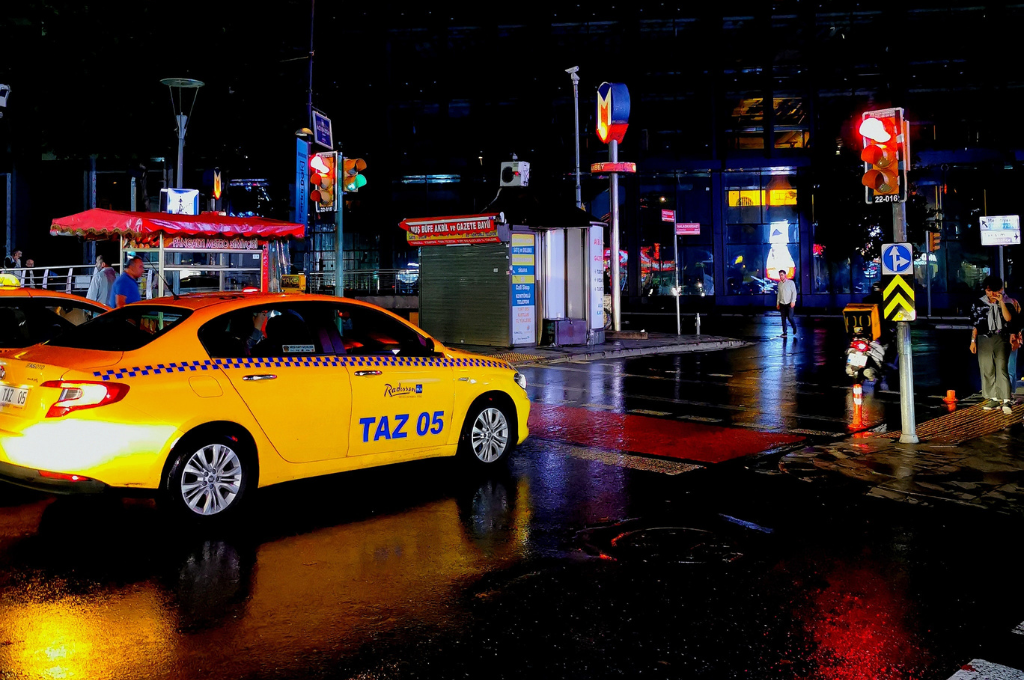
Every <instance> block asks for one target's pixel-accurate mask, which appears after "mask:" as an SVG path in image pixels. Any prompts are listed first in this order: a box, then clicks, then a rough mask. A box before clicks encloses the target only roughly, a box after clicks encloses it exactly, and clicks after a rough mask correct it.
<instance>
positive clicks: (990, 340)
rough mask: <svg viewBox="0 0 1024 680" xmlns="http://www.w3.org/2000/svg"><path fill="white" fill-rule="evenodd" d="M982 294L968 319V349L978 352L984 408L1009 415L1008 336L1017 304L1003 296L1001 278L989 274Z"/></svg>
mask: <svg viewBox="0 0 1024 680" xmlns="http://www.w3.org/2000/svg"><path fill="white" fill-rule="evenodd" d="M983 285H984V287H985V294H984V295H983V296H981V298H979V299H978V301H977V302H975V303H974V307H973V308H972V310H971V318H972V320H973V321H974V329H973V330H972V331H971V352H972V353H973V354H977V355H978V366H979V367H980V368H981V396H983V397H984V398H985V399H986V400H987V401H986V402H985V405H984V407H983V408H984V409H985V410H986V411H991V410H993V409H997V408H1002V410H1003V413H1005V414H1006V415H1010V413H1012V409H1011V408H1010V391H1011V390H1010V373H1009V371H1008V370H1007V367H1008V363H1009V357H1010V335H1012V334H1014V333H1016V332H1017V331H1018V330H1019V329H1018V324H1019V320H1018V316H1019V314H1018V312H1017V310H1018V309H1019V306H1018V305H1017V303H1016V301H1015V300H1012V299H1011V298H1008V297H1006V296H1005V295H1003V280H1002V279H1001V278H999V277H998V276H989V277H988V278H986V279H985V281H984V284H983Z"/></svg>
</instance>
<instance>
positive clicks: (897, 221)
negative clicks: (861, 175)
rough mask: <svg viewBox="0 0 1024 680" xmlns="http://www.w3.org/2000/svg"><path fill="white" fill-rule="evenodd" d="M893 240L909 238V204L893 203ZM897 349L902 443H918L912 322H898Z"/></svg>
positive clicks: (903, 240) (902, 240)
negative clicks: (911, 340)
mask: <svg viewBox="0 0 1024 680" xmlns="http://www.w3.org/2000/svg"><path fill="white" fill-rule="evenodd" d="M892 224H893V229H892V231H893V240H894V241H895V242H897V243H902V242H905V241H906V240H907V204H906V203H902V202H900V203H893V205H892ZM896 349H897V351H898V353H899V365H900V417H901V420H902V421H903V423H902V430H901V432H902V434H901V435H900V443H901V444H917V443H918V441H919V440H918V438H917V420H916V417H915V414H914V366H913V355H912V349H911V346H910V323H909V322H907V321H897V322H896Z"/></svg>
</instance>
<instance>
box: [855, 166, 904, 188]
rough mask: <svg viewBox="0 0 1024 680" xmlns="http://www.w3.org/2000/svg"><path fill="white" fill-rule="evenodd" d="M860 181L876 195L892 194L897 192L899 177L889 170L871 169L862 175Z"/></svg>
mask: <svg viewBox="0 0 1024 680" xmlns="http://www.w3.org/2000/svg"><path fill="white" fill-rule="evenodd" d="M860 181H861V184H863V185H864V186H866V187H867V188H869V189H871V190H872V191H874V192H875V193H876V194H892V193H895V192H896V191H898V190H899V176H898V175H897V174H896V173H895V172H890V171H889V170H878V169H875V168H872V169H871V170H868V171H867V172H865V173H864V176H863V177H862V178H861V180H860Z"/></svg>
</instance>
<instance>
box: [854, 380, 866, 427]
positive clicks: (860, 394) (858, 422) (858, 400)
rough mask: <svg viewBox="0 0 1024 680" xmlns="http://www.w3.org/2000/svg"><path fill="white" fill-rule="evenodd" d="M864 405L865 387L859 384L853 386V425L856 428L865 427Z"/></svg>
mask: <svg viewBox="0 0 1024 680" xmlns="http://www.w3.org/2000/svg"><path fill="white" fill-rule="evenodd" d="M863 404H864V387H863V386H862V385H860V384H859V383H858V384H856V385H854V386H853V423H852V426H853V427H854V428H860V427H863V425H864V421H863V418H862V415H861V407H862V406H863Z"/></svg>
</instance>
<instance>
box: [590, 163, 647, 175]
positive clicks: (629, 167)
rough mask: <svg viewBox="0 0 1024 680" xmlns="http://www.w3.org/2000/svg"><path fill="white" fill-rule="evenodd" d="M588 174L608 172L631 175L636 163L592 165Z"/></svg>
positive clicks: (634, 170)
mask: <svg viewBox="0 0 1024 680" xmlns="http://www.w3.org/2000/svg"><path fill="white" fill-rule="evenodd" d="M590 172H592V173H596V174H602V173H609V172H624V173H628V174H633V173H635V172H636V163H594V164H592V165H591V166H590Z"/></svg>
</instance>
